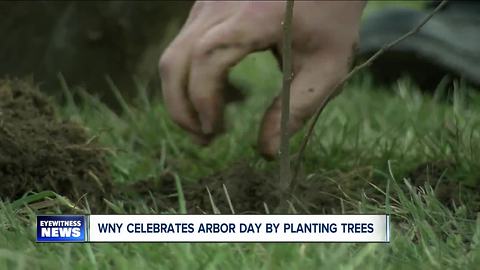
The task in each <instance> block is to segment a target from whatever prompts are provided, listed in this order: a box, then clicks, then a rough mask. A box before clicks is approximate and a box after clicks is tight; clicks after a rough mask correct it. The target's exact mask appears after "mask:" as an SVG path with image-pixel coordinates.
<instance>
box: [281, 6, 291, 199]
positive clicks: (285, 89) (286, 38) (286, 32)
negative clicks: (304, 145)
mask: <svg viewBox="0 0 480 270" xmlns="http://www.w3.org/2000/svg"><path fill="white" fill-rule="evenodd" d="M292 18H293V0H287V3H286V9H285V18H284V20H283V52H282V54H283V55H282V56H283V57H282V58H283V59H282V66H283V86H282V94H281V98H282V116H281V127H280V132H281V138H280V183H279V184H280V192H281V193H284V192H286V191H287V190H288V188H289V187H290V184H291V171H290V153H289V148H290V143H289V139H290V134H289V130H288V120H289V115H290V85H291V83H292V80H293V74H292Z"/></svg>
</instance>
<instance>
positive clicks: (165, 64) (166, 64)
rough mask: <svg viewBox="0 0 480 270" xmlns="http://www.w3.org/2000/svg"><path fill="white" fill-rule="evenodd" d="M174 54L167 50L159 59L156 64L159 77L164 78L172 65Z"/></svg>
mask: <svg viewBox="0 0 480 270" xmlns="http://www.w3.org/2000/svg"><path fill="white" fill-rule="evenodd" d="M174 55H175V54H174V53H172V52H171V51H170V50H168V49H167V51H166V52H165V53H164V54H163V55H162V56H161V57H160V60H159V62H158V70H159V71H160V76H166V74H167V73H168V70H170V69H171V68H172V66H173V65H174Z"/></svg>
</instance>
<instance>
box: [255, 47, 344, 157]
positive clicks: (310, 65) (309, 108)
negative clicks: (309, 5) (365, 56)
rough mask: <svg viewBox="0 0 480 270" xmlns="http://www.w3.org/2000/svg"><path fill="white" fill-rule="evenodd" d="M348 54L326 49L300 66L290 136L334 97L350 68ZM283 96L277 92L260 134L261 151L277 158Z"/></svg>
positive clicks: (293, 94)
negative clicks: (281, 97) (339, 83)
mask: <svg viewBox="0 0 480 270" xmlns="http://www.w3.org/2000/svg"><path fill="white" fill-rule="evenodd" d="M349 55H350V53H348V54H341V53H339V54H334V53H331V52H329V53H322V54H317V55H315V56H314V57H309V58H308V60H306V61H305V63H302V64H301V65H299V67H298V68H297V74H294V79H293V81H292V85H291V91H290V95H291V96H290V115H289V124H288V131H289V134H290V136H291V135H293V134H294V133H295V132H297V131H298V130H299V129H301V128H302V127H303V126H304V124H305V122H306V121H307V120H308V119H309V118H310V117H311V116H313V114H314V113H315V111H316V110H317V109H318V108H319V107H320V106H322V104H323V103H324V102H325V101H326V100H327V99H328V98H329V97H330V95H331V94H332V92H333V91H335V90H336V89H334V88H335V87H336V86H337V84H338V82H339V81H340V80H341V79H342V78H343V77H344V76H345V74H346V73H347V71H348V57H349ZM281 114H282V112H281V99H280V98H279V97H278V96H277V97H276V98H275V99H274V101H273V103H272V104H271V105H270V107H269V108H268V109H267V111H266V112H265V115H264V116H263V119H262V123H261V127H260V133H259V137H258V146H259V152H260V154H262V155H263V156H264V157H265V158H266V159H274V158H275V157H276V156H277V153H278V149H279V147H280V136H281V135H280V134H281V130H280V122H281Z"/></svg>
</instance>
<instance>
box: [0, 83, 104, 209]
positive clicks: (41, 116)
mask: <svg viewBox="0 0 480 270" xmlns="http://www.w3.org/2000/svg"><path fill="white" fill-rule="evenodd" d="M89 139H90V138H89V137H88V136H87V133H86V130H85V129H84V128H83V127H82V126H80V125H79V124H76V123H73V122H69V121H60V120H59V119H58V118H57V117H56V114H55V110H54V108H53V106H52V105H51V103H50V102H49V100H48V99H47V98H46V97H45V96H44V95H42V94H41V93H40V92H39V91H38V90H37V88H36V86H34V85H33V83H31V82H26V81H22V80H1V81H0V182H1V184H0V198H1V199H10V200H12V199H16V198H18V197H20V196H22V195H23V194H25V193H26V192H29V191H43V190H53V191H55V192H57V193H59V194H61V195H63V196H66V197H67V198H69V199H71V200H72V201H74V202H75V201H77V200H79V199H80V198H81V197H82V196H86V197H87V199H88V200H89V203H90V202H91V205H96V204H97V203H98V202H99V201H101V199H102V197H103V195H104V192H105V191H108V190H109V189H110V188H111V186H112V183H111V177H110V174H109V169H108V166H107V164H106V161H105V158H104V156H105V155H104V154H105V153H104V151H103V150H102V149H100V148H99V147H98V146H96V145H95V144H94V143H91V142H90V140H89Z"/></svg>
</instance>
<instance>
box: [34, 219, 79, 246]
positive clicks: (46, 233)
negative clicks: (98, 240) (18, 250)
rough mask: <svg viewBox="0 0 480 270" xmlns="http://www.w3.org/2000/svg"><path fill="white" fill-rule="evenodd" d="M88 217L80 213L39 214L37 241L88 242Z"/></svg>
mask: <svg viewBox="0 0 480 270" xmlns="http://www.w3.org/2000/svg"><path fill="white" fill-rule="evenodd" d="M86 241H87V234H86V217H85V216H80V215H68V216H67V215H43V216H37V242H86Z"/></svg>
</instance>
